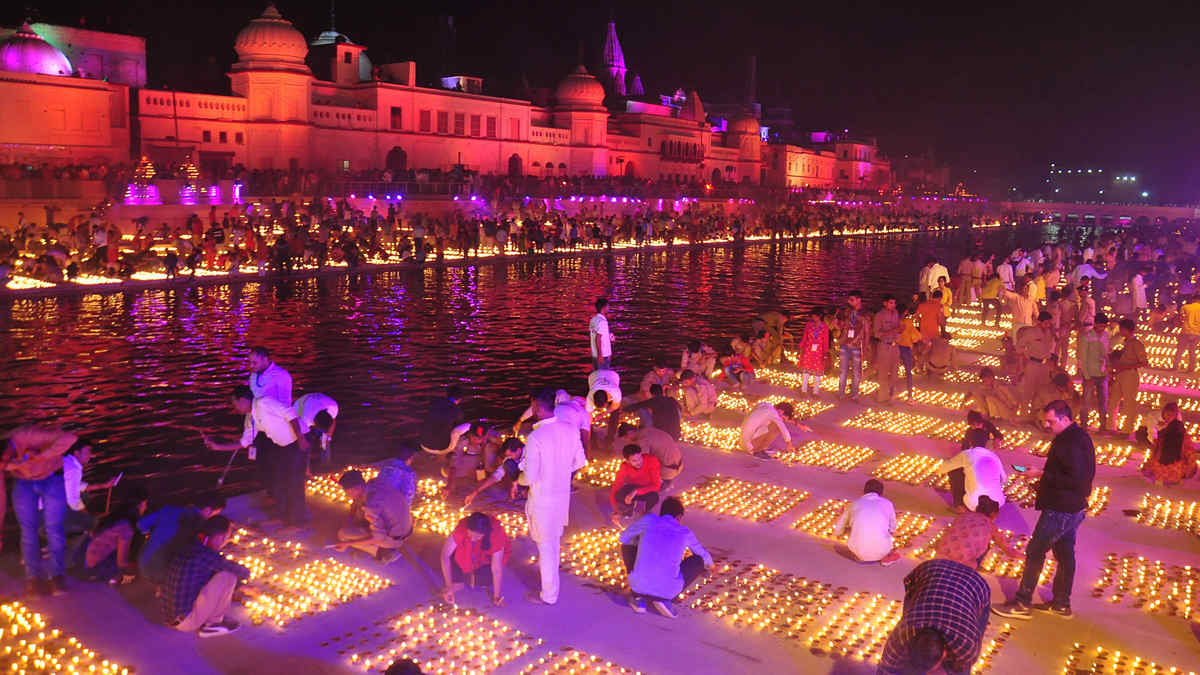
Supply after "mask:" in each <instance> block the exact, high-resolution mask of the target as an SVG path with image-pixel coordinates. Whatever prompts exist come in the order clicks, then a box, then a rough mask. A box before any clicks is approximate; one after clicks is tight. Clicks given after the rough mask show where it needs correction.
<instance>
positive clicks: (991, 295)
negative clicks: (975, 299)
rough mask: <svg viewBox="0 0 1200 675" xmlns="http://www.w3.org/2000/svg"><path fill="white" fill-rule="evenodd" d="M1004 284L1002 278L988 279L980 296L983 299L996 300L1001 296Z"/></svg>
mask: <svg viewBox="0 0 1200 675" xmlns="http://www.w3.org/2000/svg"><path fill="white" fill-rule="evenodd" d="M1003 286H1004V282H1003V281H1002V280H1000V279H988V280H987V281H986V282H984V284H983V289H982V290H980V291H979V297H980V298H981V299H983V300H995V299H997V298H999V297H1000V289H1001V288H1002V287H1003Z"/></svg>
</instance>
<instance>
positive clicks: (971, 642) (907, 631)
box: [878, 559, 992, 675]
mask: <svg viewBox="0 0 1200 675" xmlns="http://www.w3.org/2000/svg"><path fill="white" fill-rule="evenodd" d="M991 601H992V591H991V588H989V587H988V584H987V582H986V581H984V579H983V577H981V576H979V573H978V572H976V571H975V570H973V569H971V568H970V567H967V566H966V565H963V564H961V563H957V562H954V561H953V560H941V559H937V560H927V561H925V562H923V563H921V564H920V565H917V567H916V569H914V570H913V571H912V572H910V573H909V575H908V576H907V577H905V578H904V616H902V617H901V618H900V623H898V624H896V627H895V628H894V629H892V634H891V635H889V636H888V641H887V644H886V645H885V646H884V648H883V656H882V657H881V658H880V659H879V670H878V673H879V674H880V675H893V674H896V673H902V672H904V670H905V667H906V666H907V665H908V651H909V646H910V644H911V643H912V640H913V638H915V637H916V636H917V633H919V632H921V630H922V629H924V628H934V629H937V631H938V632H939V633H941V634H942V637H943V638H944V639H945V641H946V660H945V661H944V662H943V666H944V667H945V669H946V670H947V671H955V672H964V673H965V672H968V671H969V670H971V666H972V665H974V663H975V661H976V659H978V658H979V651H980V648H981V647H982V644H983V631H984V629H985V628H986V627H987V620H988V612H989V611H990V607H989V605H990V604H991Z"/></svg>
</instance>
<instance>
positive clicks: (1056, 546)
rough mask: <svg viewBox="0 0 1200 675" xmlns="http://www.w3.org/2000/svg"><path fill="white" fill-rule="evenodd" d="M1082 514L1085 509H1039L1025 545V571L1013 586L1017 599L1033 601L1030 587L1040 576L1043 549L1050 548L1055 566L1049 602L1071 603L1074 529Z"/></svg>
mask: <svg viewBox="0 0 1200 675" xmlns="http://www.w3.org/2000/svg"><path fill="white" fill-rule="evenodd" d="M1085 515H1087V510H1086V509H1085V510H1083V511H1079V512H1077V513H1063V512H1062V511H1042V515H1041V516H1039V517H1038V521H1037V525H1036V526H1035V527H1034V528H1033V537H1031V538H1030V540H1029V544H1028V545H1027V546H1026V547H1025V571H1024V573H1023V574H1022V575H1021V585H1020V586H1018V587H1017V602H1019V603H1022V604H1025V605H1029V604H1031V603H1032V602H1033V591H1034V589H1036V588H1037V582H1038V577H1040V576H1042V565H1043V564H1045V562H1046V552H1047V551H1051V550H1052V551H1054V560H1055V561H1057V563H1058V570H1057V571H1056V572H1055V573H1054V586H1053V589H1054V600H1052V601H1051V604H1052V605H1054V606H1055V607H1070V606H1071V586H1072V585H1074V583H1075V533H1076V532H1077V531H1078V530H1079V525H1080V524H1082V523H1083V517H1084V516H1085Z"/></svg>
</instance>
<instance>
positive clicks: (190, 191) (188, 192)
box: [179, 185, 196, 206]
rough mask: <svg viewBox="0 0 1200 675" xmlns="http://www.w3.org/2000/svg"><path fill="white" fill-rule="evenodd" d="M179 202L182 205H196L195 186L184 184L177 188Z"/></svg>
mask: <svg viewBox="0 0 1200 675" xmlns="http://www.w3.org/2000/svg"><path fill="white" fill-rule="evenodd" d="M179 203H180V204H183V205H184V206H195V205H196V186H195V185H184V186H183V187H181V188H179Z"/></svg>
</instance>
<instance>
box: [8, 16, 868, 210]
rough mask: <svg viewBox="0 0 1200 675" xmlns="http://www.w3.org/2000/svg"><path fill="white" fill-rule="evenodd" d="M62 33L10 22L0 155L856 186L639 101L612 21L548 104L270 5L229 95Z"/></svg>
mask: <svg viewBox="0 0 1200 675" xmlns="http://www.w3.org/2000/svg"><path fill="white" fill-rule="evenodd" d="M56 30H58V31H60V32H59V33H55V31H56ZM61 30H62V29H56V28H55V27H44V28H43V29H42V30H41V31H40V32H39V30H38V28H37V27H31V26H23V27H22V28H21V29H19V30H18V31H16V32H14V33H11V34H10V35H9V37H8V38H6V39H5V40H4V41H3V42H0V68H3V70H0V115H3V118H4V119H5V120H6V121H7V120H16V123H15V124H8V123H6V124H5V125H2V126H0V162H11V161H58V160H64V161H89V160H101V159H103V160H113V159H128V158H131V157H132V158H136V156H138V155H146V156H148V157H150V158H151V159H152V160H154V161H155V162H164V163H170V162H177V161H181V160H182V159H183V158H184V157H186V156H191V157H192V158H193V159H194V160H195V161H196V163H197V164H199V165H200V167H201V169H209V170H218V169H220V168H222V167H230V166H235V165H242V166H245V167H247V168H250V169H287V168H319V169H325V170H332V171H345V172H351V173H353V172H357V171H361V170H365V169H383V168H390V169H393V170H404V169H442V170H450V169H452V168H455V167H461V168H463V169H466V170H474V171H478V172H480V173H483V174H510V175H538V176H543V175H592V176H628V177H636V178H639V179H652V180H672V181H679V182H692V181H696V182H701V183H751V184H760V183H764V182H768V183H771V184H775V185H781V186H782V185H789V186H796V185H800V184H804V183H803V182H802V181H801V180H800V179H799V178H797V177H798V176H804V175H807V174H805V172H806V171H809V170H811V171H813V178H814V180H815V181H816V182H814V183H813V184H814V185H816V184H818V183H820V184H822V185H824V184H825V183H829V180H826V179H830V180H831V181H832V183H830V185H831V186H832V185H840V184H843V183H844V184H846V185H849V184H852V183H857V184H865V183H862V181H860V180H858V181H856V180H853V179H851V178H849V176H852V175H858V174H856V173H853V171H854V169H853V167H851V166H850V165H851V164H853V163H854V162H857V161H858V160H851V159H849V158H848V156H847V157H842V156H841V155H838V154H837V153H838V152H839V149H838V148H829V149H815V150H811V149H809V151H810V152H812V153H814V154H813V156H812V157H808V156H807V155H805V152H804V151H805V150H806V149H804V148H798V149H796V150H792V149H788V148H792V147H793V146H787V148H784V149H782V150H780V149H772V148H770V147H768V146H767V145H766V144H765V143H764V139H763V138H762V135H761V127H760V125H759V122H758V121H757V120H756V119H755V118H754V116H753V115H752V114H751V111H750V110H749V109H747V110H744V111H741V112H740V113H736V114H732V115H729V114H726V115H725V116H723V117H722V118H721V119H716V118H715V117H713V116H712V115H709V114H708V113H706V111H705V108H704V104H703V102H702V101H701V98H700V95H699V93H698V92H696V91H688V92H686V93H685V92H682V91H679V92H676V94H675V95H674V96H672V97H655V98H646V97H645V96H644V92H643V85H642V82H641V79H640V78H639V77H638V76H637V75H636V74H634V73H633V72H632V71H631V70H630V69H629V68H628V67H627V66H626V62H625V54H624V51H623V50H622V48H621V44H620V41H619V39H618V37H617V33H616V26H615V24H613V23H611V22H610V23H609V24H608V27H607V33H606V36H605V41H604V47H603V63H602V64H601V66H600V68H601V72H599V73H597V75H599V77H597V76H594V75H593V74H591V73H589V72H588V70H587V69H586V68H585V67H584V66H583V65H578V66H576V67H574V68H572V69H565V70H567V72H566V73H565V74H564V76H563V78H562V79H561V80H560V81H559V82H558V84H557V86H556V87H555V88H554V90H553V95H552V96H551V97H550V100H548V101H546V102H545V105H540V104H535V103H534V102H532V101H528V100H522V99H517V98H506V97H500V96H492V95H488V94H485V93H483V86H482V80H481V79H480V78H477V77H469V76H455V77H448V78H441V82H440V83H441V85H442V86H441V87H430V86H422V85H420V84H418V78H417V64H416V63H414V62H411V61H410V62H399V63H382V64H375V63H373V62H371V60H370V59H369V57H368V55H367V48H366V47H365V46H363V45H360V44H357V43H355V42H354V41H353V40H351V39H350V38H349V37H347V36H345V35H343V34H341V33H338V32H337V31H336V30H333V29H332V28H331V29H330V30H328V31H324V32H322V33H321V34H320V35H318V36H317V37H316V38H314V39H312V40H309V39H307V38H306V37H305V36H304V35H303V34H302V33H301V32H300V31H299V30H297V29H296V27H295V26H293V25H292V23H291V22H289V21H288V20H287V19H286V18H284V17H283V15H282V14H281V13H280V12H279V11H278V10H277V9H276V8H275V6H274V5H271V6H268V7H267V9H266V10H265V11H264V12H263V13H262V14H261V15H260V16H258V17H256V18H253V19H251V20H250V21H249V23H248V24H247V25H246V26H245V27H244V28H243V29H242V30H241V31H240V32H239V33H238V34H237V37H236V39H235V41H234V44H233V48H234V51H235V52H236V54H237V61H236V62H235V63H234V64H233V66H232V67H231V68H230V72H229V80H230V93H229V94H215V93H200V92H195V93H192V92H178V91H169V90H159V89H150V88H145V86H144V85H145V49H144V41H142V40H141V39H140V38H131V37H130V36H112V38H111V40H109V41H108V42H107V43H106V42H105V41H104V39H103V37H104V36H105V35H109V34H96V33H95V32H94V31H84V33H87V34H88V35H86V36H85V37H86V38H87V39H86V40H84V39H78V38H77V39H76V40H75V41H74V42H72V43H70V44H68V41H67V40H65V39H63V38H62V37H61ZM54 36H59V37H58V39H57V42H55V40H54V39H53V37H54ZM76 43H80V44H84V43H86V45H85V46H86V49H84V48H81V47H79V46H77V45H76ZM73 45H75V46H73ZM106 45H107V48H108V50H107V51H105V46H106ZM72 49H74V50H75V51H72ZM71 55H74V58H72V56H71ZM85 64H86V65H85ZM838 147H839V148H840V146H838ZM830 152H832V153H833V159H832V161H833V165H834V166H833V168H829V166H827V164H828V163H829V159H828V153H830ZM798 160H799V161H798ZM868 163H869V162H868ZM780 167H783V168H782V169H781V168H780ZM847 169H850V171H847ZM873 175H874V174H873ZM843 176H845V177H846V178H844V179H843V178H842V177H843ZM874 182H875V181H874V179H872V184H874Z"/></svg>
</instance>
